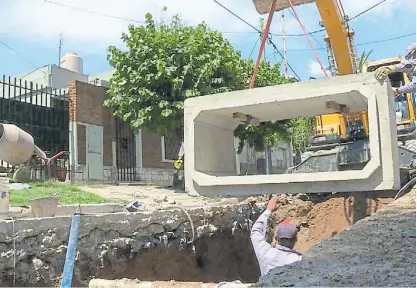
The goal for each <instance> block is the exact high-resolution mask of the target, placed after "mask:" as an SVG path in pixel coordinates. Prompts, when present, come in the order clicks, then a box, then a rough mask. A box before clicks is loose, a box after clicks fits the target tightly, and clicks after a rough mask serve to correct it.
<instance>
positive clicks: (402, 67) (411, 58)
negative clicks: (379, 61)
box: [375, 43, 416, 96]
mask: <svg viewBox="0 0 417 288" xmlns="http://www.w3.org/2000/svg"><path fill="white" fill-rule="evenodd" d="M404 58H405V59H404V60H403V61H401V63H399V64H395V65H390V66H383V67H379V68H378V69H376V71H375V78H376V79H378V80H383V79H385V78H386V77H387V76H388V75H389V74H391V73H396V72H403V73H408V74H409V75H412V73H413V71H414V69H415V67H416V43H413V44H411V45H410V46H408V47H407V50H406V55H405V57H404ZM410 78H411V79H413V80H412V81H411V82H410V83H408V84H407V85H404V86H401V87H399V88H396V89H394V94H395V96H399V95H401V94H403V93H416V81H415V78H413V77H410Z"/></svg>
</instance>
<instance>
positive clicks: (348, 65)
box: [174, 0, 415, 183]
mask: <svg viewBox="0 0 417 288" xmlns="http://www.w3.org/2000/svg"><path fill="white" fill-rule="evenodd" d="M253 2H254V4H255V8H256V10H257V11H258V13H259V14H266V13H269V14H268V19H267V21H266V25H265V27H264V33H263V36H262V40H261V47H260V49H259V53H258V57H257V61H256V64H255V68H254V73H253V75H252V81H251V85H250V87H249V88H252V87H253V84H254V81H255V78H256V73H257V70H258V67H259V62H260V59H261V56H262V53H263V50H264V45H265V42H266V40H267V39H268V37H269V36H268V35H269V28H270V25H271V21H272V18H273V14H274V12H275V11H279V10H283V9H286V8H291V9H292V10H293V14H294V15H295V17H296V18H298V15H297V13H296V11H295V9H294V6H297V5H301V4H306V3H312V2H315V4H316V6H317V8H318V11H319V13H320V16H321V19H322V22H321V23H320V24H321V26H323V27H325V29H326V31H327V34H328V35H326V36H325V37H324V40H325V43H326V47H327V54H328V61H329V67H330V71H331V74H332V76H342V75H348V74H355V73H360V72H361V71H360V69H359V67H358V64H357V61H356V50H355V46H354V41H353V36H354V31H353V30H352V29H350V27H349V18H348V16H347V15H345V14H344V11H343V7H342V5H341V1H340V0H253ZM297 20H300V19H297ZM299 22H300V25H301V28H302V29H303V30H304V32H305V34H306V35H307V34H308V32H307V31H306V29H305V27H304V26H303V25H302V23H301V21H299ZM398 61H401V58H395V59H391V60H384V61H378V62H372V63H368V65H367V66H366V68H365V69H366V71H368V72H370V71H373V70H375V69H376V68H378V67H380V66H382V65H389V64H393V63H397V62H398ZM323 70H324V69H323ZM325 73H326V72H325ZM390 80H391V83H392V86H393V87H398V86H400V85H402V84H404V83H407V82H408V81H409V79H408V77H407V75H406V74H404V73H394V74H392V75H390ZM396 105H397V109H398V110H399V111H397V112H398V117H399V118H398V121H397V127H398V135H399V140H401V141H402V142H401V145H400V147H399V150H400V151H399V154H400V166H401V167H403V168H404V169H406V170H407V171H408V170H409V169H410V168H409V166H410V165H415V140H412V139H414V138H415V109H414V106H413V103H412V96H411V95H410V94H405V95H402V96H401V97H397V99H396ZM400 112H401V113H400ZM407 115H408V116H407ZM310 141H311V145H310V148H309V150H310V151H308V152H307V153H306V155H304V159H303V160H302V162H301V163H299V164H298V165H297V166H295V167H291V168H290V169H288V171H287V173H300V172H304V173H305V172H325V171H343V170H361V169H362V168H363V167H364V166H365V165H366V163H368V161H369V160H370V151H369V125H368V112H367V111H360V112H355V113H333V114H326V115H320V116H317V117H316V118H315V131H314V133H313V135H312V136H311V138H310ZM406 141H408V145H406V146H407V147H404V145H403V144H407V143H405V142H406ZM174 166H175V168H176V169H177V173H176V175H181V174H182V173H181V172H180V170H179V169H180V168H181V166H182V160H181V157H179V160H178V161H177V162H176V163H175V164H174ZM411 171H415V166H414V168H413V167H412V168H411ZM411 173H414V172H411ZM410 175H412V174H410V173H408V174H407V177H406V178H407V179H404V180H403V181H406V180H408V179H409V178H410V177H412V176H410ZM179 178H181V177H179ZM176 179H177V183H179V182H180V181H178V177H177V178H176ZM174 182H175V181H174Z"/></svg>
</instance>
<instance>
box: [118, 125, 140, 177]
mask: <svg viewBox="0 0 417 288" xmlns="http://www.w3.org/2000/svg"><path fill="white" fill-rule="evenodd" d="M115 122H116V165H117V180H118V181H126V182H132V181H136V141H135V133H134V130H133V129H132V127H131V126H130V125H129V124H128V123H126V122H124V121H123V120H121V119H120V118H118V117H115Z"/></svg>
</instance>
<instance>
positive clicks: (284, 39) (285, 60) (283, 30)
mask: <svg viewBox="0 0 417 288" xmlns="http://www.w3.org/2000/svg"><path fill="white" fill-rule="evenodd" d="M282 46H283V49H284V76H285V77H286V78H287V77H288V61H287V41H286V37H285V18H284V10H282Z"/></svg>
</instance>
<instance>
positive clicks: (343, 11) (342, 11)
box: [338, 0, 346, 17]
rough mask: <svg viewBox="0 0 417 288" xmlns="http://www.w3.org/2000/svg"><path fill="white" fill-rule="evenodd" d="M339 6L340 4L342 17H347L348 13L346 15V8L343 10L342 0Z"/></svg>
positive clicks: (339, 0) (339, 1)
mask: <svg viewBox="0 0 417 288" xmlns="http://www.w3.org/2000/svg"><path fill="white" fill-rule="evenodd" d="M338 4H339V9H340V12H341V14H342V16H343V17H345V15H346V13H345V8H343V4H342V0H338Z"/></svg>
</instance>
